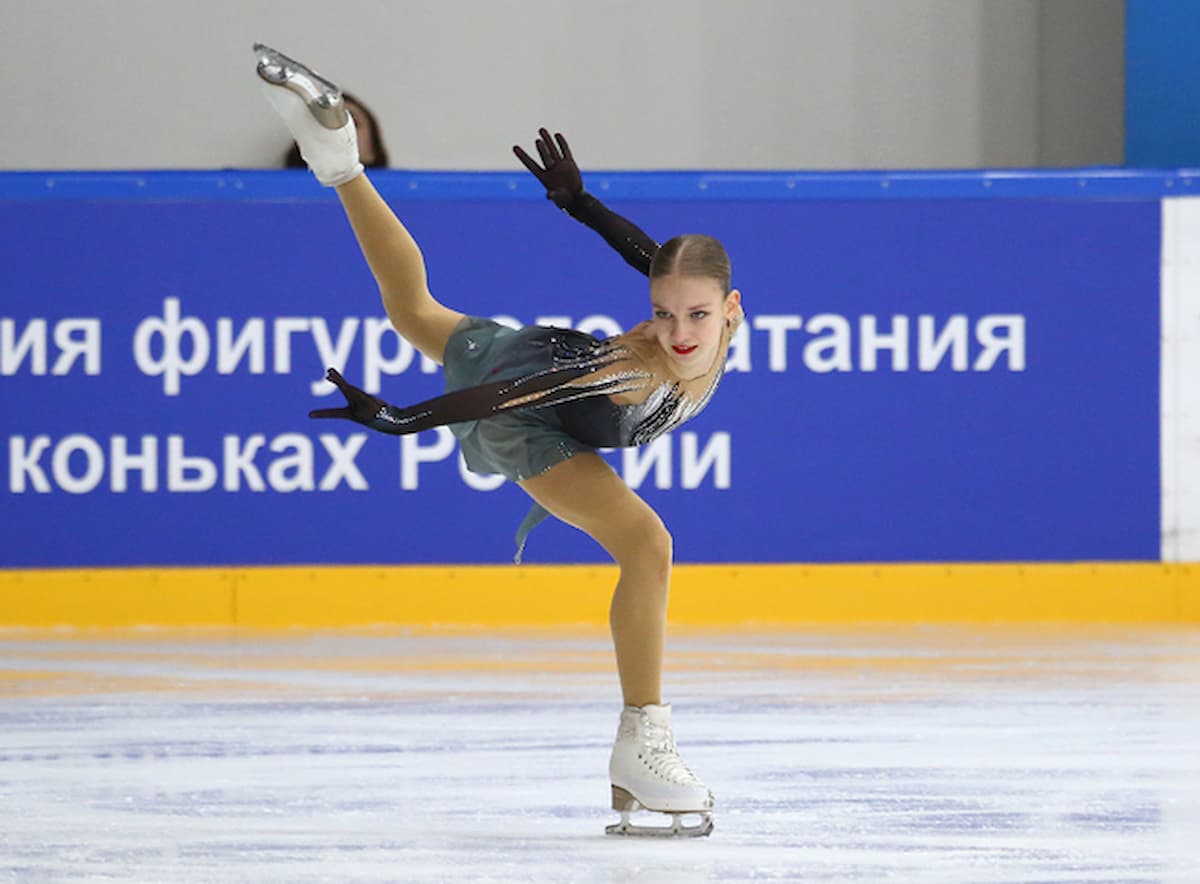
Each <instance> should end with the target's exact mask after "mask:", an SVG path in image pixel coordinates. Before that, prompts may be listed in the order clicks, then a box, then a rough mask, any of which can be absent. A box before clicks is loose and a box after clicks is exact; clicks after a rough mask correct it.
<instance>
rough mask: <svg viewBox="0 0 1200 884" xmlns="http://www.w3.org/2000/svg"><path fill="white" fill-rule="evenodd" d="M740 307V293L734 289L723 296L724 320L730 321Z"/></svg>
mask: <svg viewBox="0 0 1200 884" xmlns="http://www.w3.org/2000/svg"><path fill="white" fill-rule="evenodd" d="M741 308H742V293H741V292H739V291H738V290H737V289H734V290H733V291H731V292H730V293H729V294H727V295H726V296H725V321H726V322H732V321H733V318H734V317H735V316H737V315H738V313H739V312H740V311H741Z"/></svg>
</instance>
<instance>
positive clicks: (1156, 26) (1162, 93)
mask: <svg viewBox="0 0 1200 884" xmlns="http://www.w3.org/2000/svg"><path fill="white" fill-rule="evenodd" d="M1197 45H1200V4H1197V3H1195V2H1194V0H1126V6H1125V162H1126V164H1127V165H1130V166H1140V167H1155V166H1157V167H1160V168H1176V167H1192V168H1195V167H1197V166H1200V127H1198V126H1197V125H1196V121H1197V119H1198V118H1200V55H1198V54H1197V52H1196V46H1197Z"/></svg>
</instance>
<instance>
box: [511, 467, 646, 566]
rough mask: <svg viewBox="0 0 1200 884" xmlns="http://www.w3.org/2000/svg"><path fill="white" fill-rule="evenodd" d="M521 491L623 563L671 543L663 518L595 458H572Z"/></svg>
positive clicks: (531, 482) (539, 476)
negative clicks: (649, 545)
mask: <svg viewBox="0 0 1200 884" xmlns="http://www.w3.org/2000/svg"><path fill="white" fill-rule="evenodd" d="M520 485H521V487H522V488H523V489H524V490H525V492H526V493H527V494H529V496H530V497H532V498H533V499H534V500H536V501H537V502H538V503H540V504H541V505H542V506H544V507H545V508H546V510H547V511H549V512H550V514H551V515H553V516H556V517H557V518H559V519H561V520H562V521H564V522H566V523H567V524H568V525H572V526H574V527H576V528H578V529H579V530H581V531H583V532H584V533H586V534H588V535H589V536H591V537H592V538H593V539H595V540H596V542H597V543H599V544H600V545H601V546H603V547H604V548H605V549H606V550H607V551H608V553H609V554H610V555H611V556H613V557H614V558H616V559H618V560H619V559H621V558H623V557H624V555H625V554H626V553H628V552H629V551H630V550H632V549H634V548H636V547H638V546H641V545H644V544H645V543H646V542H647V541H654V540H655V539H658V538H665V537H666V534H667V532H666V528H665V526H664V525H663V522H662V519H660V518H659V516H658V513H656V512H655V511H654V510H653V509H652V508H651V507H650V505H649V504H648V503H646V502H645V501H644V500H642V499H641V498H640V497H638V495H637V494H636V493H634V491H633V489H631V488H630V487H629V486H628V485H626V484H625V481H624V480H623V479H622V478H621V477H620V476H618V475H617V473H616V471H615V470H614V469H613V468H612V467H610V466H609V465H608V464H607V463H606V462H605V461H604V459H603V458H602V457H600V455H598V454H595V453H593V452H584V453H581V454H577V455H575V456H574V457H570V458H568V459H567V460H564V461H562V462H561V463H558V464H556V465H555V466H553V467H551V468H550V469H548V470H547V471H546V472H544V473H542V474H541V475H538V476H534V477H533V478H531V479H525V480H524V481H522V482H521V483H520Z"/></svg>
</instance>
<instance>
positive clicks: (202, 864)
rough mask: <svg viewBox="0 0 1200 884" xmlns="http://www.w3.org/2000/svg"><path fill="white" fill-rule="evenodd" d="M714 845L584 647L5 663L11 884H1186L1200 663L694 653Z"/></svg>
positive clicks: (604, 665)
mask: <svg viewBox="0 0 1200 884" xmlns="http://www.w3.org/2000/svg"><path fill="white" fill-rule="evenodd" d="M668 657H669V670H668V673H667V679H666V683H667V690H668V695H667V699H669V700H671V701H672V702H673V704H674V706H675V710H674V719H675V730H676V737H677V739H678V741H679V744H680V749H681V752H682V754H683V757H684V759H685V760H686V761H687V762H688V764H689V766H691V767H692V768H693V769H694V770H695V771H696V772H697V774H699V775H700V776H701V777H702V778H703V779H704V780H705V781H706V782H707V783H708V785H709V786H710V787H711V788H712V789H713V791H714V792H715V793H716V795H717V813H716V823H717V827H716V831H715V832H714V834H713V835H712V837H711V838H706V839H690V840H679V841H657V840H655V841H646V840H640V839H618V838H612V837H605V836H604V834H603V831H604V826H605V825H606V824H607V823H611V822H614V821H615V820H616V819H617V814H616V813H614V812H612V811H610V810H608V809H607V807H608V799H609V788H608V785H609V784H608V779H607V761H608V752H609V749H610V747H611V741H612V738H613V736H614V735H615V731H616V724H617V715H618V712H619V709H620V699H619V695H618V692H617V688H616V677H615V674H614V669H613V664H612V660H611V652H610V650H609V646H608V643H607V639H606V638H605V637H604V636H603V635H598V634H579V633H565V632H564V633H541V634H536V635H535V634H524V633H492V632H484V631H459V632H446V633H418V632H387V631H376V632H358V633H346V632H342V633H275V634H253V633H250V634H237V633H204V632H196V633H179V632H174V633H155V632H144V633H126V634H121V635H115V634H103V633H78V634H75V633H20V632H8V633H0V880H5V881H21V882H26V881H112V880H118V881H147V882H172V881H183V882H198V881H255V882H260V881H297V882H308V881H337V882H343V881H546V882H558V881H604V882H608V881H614V882H624V881H654V882H693V881H711V880H718V881H723V880H746V879H764V880H803V881H851V880H853V881H884V880H886V881H899V882H921V881H952V882H966V881H970V882H1001V881H1004V882H1008V881H1063V882H1066V881H1071V882H1099V881H1144V882H1150V881H1155V882H1158V881H1179V882H1189V884H1190V882H1200V632H1198V631H1187V630H1156V629H1115V628H1114V629H1103V630H1089V631H1080V630H1072V631H1068V630H1066V629H1046V630H1043V631H1028V630H1026V631H1014V630H1012V629H999V628H998V629H976V630H958V629H903V628H897V629H874V630H860V631H853V632H832V631H812V632H768V633H759V634H749V633H738V634H733V633H729V634H687V635H675V636H673V637H672V639H671V641H670V643H669V647H668Z"/></svg>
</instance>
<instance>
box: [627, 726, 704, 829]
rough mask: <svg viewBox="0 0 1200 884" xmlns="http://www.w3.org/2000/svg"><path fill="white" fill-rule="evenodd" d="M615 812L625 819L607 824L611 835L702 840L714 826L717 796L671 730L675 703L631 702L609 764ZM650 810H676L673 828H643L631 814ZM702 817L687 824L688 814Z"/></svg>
mask: <svg viewBox="0 0 1200 884" xmlns="http://www.w3.org/2000/svg"><path fill="white" fill-rule="evenodd" d="M608 774H609V777H610V778H611V782H612V806H613V810H619V811H620V812H621V821H620V822H619V823H614V824H613V825H611V826H608V827H607V828H605V830H604V831H605V833H606V834H609V835H643V836H646V835H648V836H653V837H659V838H676V837H685V838H698V837H700V836H703V835H708V834H710V833H711V832H712V830H713V818H712V809H713V804H714V799H713V794H712V792H710V791H708V787H707V786H705V785H704V784H703V783H702V782H700V780H699V779H698V778H697V777H696V775H695V774H694V773H692V772H691V770H689V769H688V766H687V765H686V764H684V763H683V759H681V758H680V757H679V751H678V750H677V749H676V748H675V737H674V735H673V734H672V733H671V707H670V706H665V705H664V706H649V705H648V706H626V707H625V709H624V711H623V712H622V713H621V724H620V726H619V727H618V728H617V742H616V744H615V745H614V746H613V751H612V758H611V759H610V760H609V762H608ZM637 810H650V811H654V812H656V813H665V814H670V816H671V825H669V826H637V825H634V824H633V823H632V822H630V819H629V817H630V814H632V813H633V812H634V811H637ZM690 815H695V816H698V817H699V820H698V822H696V823H695V824H694V825H685V824H684V820H683V818H684V816H690Z"/></svg>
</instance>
